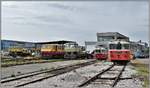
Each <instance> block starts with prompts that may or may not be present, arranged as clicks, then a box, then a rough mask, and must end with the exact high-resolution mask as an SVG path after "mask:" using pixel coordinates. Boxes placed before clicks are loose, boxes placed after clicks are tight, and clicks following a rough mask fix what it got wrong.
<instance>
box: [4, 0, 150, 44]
mask: <svg viewBox="0 0 150 88" xmlns="http://www.w3.org/2000/svg"><path fill="white" fill-rule="evenodd" d="M148 11H149V10H148V2H147V1H122V2H121V1H115V2H113V1H93V2H92V1H91V2H90V1H86V2H81V1H70V2H69V1H57V2H54V1H49V2H37V1H36V2H27V1H26V2H23V1H21V2H10V1H9V2H4V1H3V2H2V39H9V40H21V41H33V42H42V41H53V40H74V41H77V42H78V43H79V44H82V45H83V44H84V42H85V41H96V33H97V32H120V33H122V34H124V35H126V36H128V37H129V38H130V40H132V41H138V40H142V41H145V42H148Z"/></svg>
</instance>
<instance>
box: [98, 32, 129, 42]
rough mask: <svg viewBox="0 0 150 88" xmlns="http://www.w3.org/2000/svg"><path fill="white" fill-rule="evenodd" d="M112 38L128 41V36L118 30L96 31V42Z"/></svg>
mask: <svg viewBox="0 0 150 88" xmlns="http://www.w3.org/2000/svg"><path fill="white" fill-rule="evenodd" d="M113 40H124V41H129V37H127V36H125V35H122V34H120V33H118V32H103V33H97V42H106V41H113Z"/></svg>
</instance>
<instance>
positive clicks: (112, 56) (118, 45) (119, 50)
mask: <svg viewBox="0 0 150 88" xmlns="http://www.w3.org/2000/svg"><path fill="white" fill-rule="evenodd" d="M108 45H109V48H108V60H109V61H111V62H128V61H130V60H131V52H130V44H129V42H126V41H113V42H109V44H108Z"/></svg>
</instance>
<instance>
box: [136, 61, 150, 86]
mask: <svg viewBox="0 0 150 88" xmlns="http://www.w3.org/2000/svg"><path fill="white" fill-rule="evenodd" d="M133 66H134V67H135V70H136V71H137V74H136V75H137V77H138V78H139V79H140V80H141V81H143V85H142V86H143V88H148V85H149V65H146V64H141V63H133Z"/></svg>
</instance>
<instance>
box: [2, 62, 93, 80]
mask: <svg viewBox="0 0 150 88" xmlns="http://www.w3.org/2000/svg"><path fill="white" fill-rule="evenodd" d="M89 60H91V59H88V60H69V61H60V62H51V63H39V64H27V65H18V66H11V67H5V68H1V71H0V72H1V78H5V77H9V76H11V75H18V74H20V73H28V72H33V71H39V70H42V69H51V68H57V67H59V66H65V65H71V64H77V63H80V62H86V61H89Z"/></svg>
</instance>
